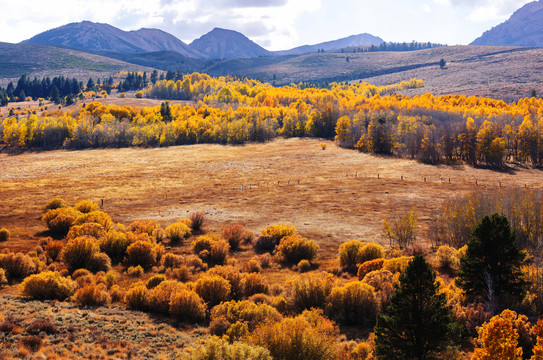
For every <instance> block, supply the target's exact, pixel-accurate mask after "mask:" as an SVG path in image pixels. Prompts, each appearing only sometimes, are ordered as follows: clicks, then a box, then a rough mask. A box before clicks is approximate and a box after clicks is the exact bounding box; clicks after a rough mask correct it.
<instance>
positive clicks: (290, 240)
mask: <svg viewBox="0 0 543 360" xmlns="http://www.w3.org/2000/svg"><path fill="white" fill-rule="evenodd" d="M276 254H277V256H278V257H279V258H280V259H282V260H283V261H284V262H287V263H290V264H298V263H299V262H300V261H302V260H307V261H313V260H315V259H317V257H318V256H319V245H317V243H316V242H315V241H313V240H308V239H306V238H303V237H301V236H299V235H290V236H285V237H283V238H282V239H281V241H280V242H279V245H278V246H277V248H276Z"/></svg>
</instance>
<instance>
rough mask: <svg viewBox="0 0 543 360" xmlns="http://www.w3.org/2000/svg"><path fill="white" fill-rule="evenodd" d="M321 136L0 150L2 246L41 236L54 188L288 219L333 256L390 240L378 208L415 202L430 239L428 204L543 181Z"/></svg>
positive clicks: (146, 206)
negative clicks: (372, 150) (374, 150)
mask: <svg viewBox="0 0 543 360" xmlns="http://www.w3.org/2000/svg"><path fill="white" fill-rule="evenodd" d="M321 142H322V141H321V140H318V139H288V140H282V139H281V140H276V141H273V142H270V143H265V144H248V145H246V146H221V145H195V146H183V147H170V148H157V149H137V148H128V149H102V150H85V151H62V150H59V151H51V152H29V153H22V154H19V155H8V154H0V184H1V186H0V197H1V198H2V199H3V201H2V202H1V203H0V227H1V226H6V227H8V228H9V229H10V231H11V233H12V238H11V240H10V241H8V242H6V243H5V244H3V246H4V247H6V248H9V249H12V250H19V249H27V250H28V249H30V248H32V247H33V246H35V245H36V244H37V242H38V239H39V238H40V236H41V235H40V233H41V232H43V231H44V230H46V227H45V226H44V225H43V224H42V223H41V221H40V216H41V206H42V205H43V204H44V203H45V202H46V201H47V200H48V199H50V198H53V197H62V198H64V199H66V200H67V201H68V202H69V203H75V202H77V201H80V200H82V199H90V200H94V201H96V202H98V203H100V202H101V201H102V199H103V201H104V203H103V209H104V210H105V211H106V212H108V213H109V214H110V215H111V216H112V217H113V219H114V220H115V221H118V222H121V223H124V224H128V223H130V222H131V221H133V220H135V219H157V220H158V221H159V222H160V223H161V224H162V225H163V226H166V225H168V224H170V223H172V222H174V221H176V220H178V219H180V218H183V217H186V216H187V215H188V214H189V213H190V212H193V211H196V210H205V212H206V213H207V215H208V218H209V220H210V222H209V229H208V231H220V229H221V227H222V226H223V225H224V224H225V223H232V222H241V223H244V224H245V225H246V226H247V227H248V228H250V229H251V230H253V231H255V232H259V231H260V229H262V228H264V227H265V226H266V225H268V224H270V223H277V222H291V223H292V224H294V225H295V226H296V227H297V228H298V230H299V231H300V233H301V234H302V235H303V236H306V237H308V238H310V239H313V240H316V241H317V242H318V243H319V245H320V246H321V259H322V260H323V261H324V262H328V261H331V260H333V259H335V256H336V254H337V248H338V246H339V244H340V243H342V242H344V241H346V240H349V239H353V238H356V239H361V240H366V241H370V240H371V241H377V242H384V241H385V240H384V239H383V237H382V235H381V228H382V221H383V219H384V218H385V217H387V216H394V215H395V214H398V213H400V212H403V211H405V210H408V209H409V208H411V207H413V206H414V207H415V209H416V211H417V213H418V214H419V216H420V221H421V228H422V234H421V235H422V237H423V238H424V233H425V229H426V228H427V226H428V221H429V217H430V216H431V215H432V213H433V212H435V211H436V210H437V209H439V208H440V206H441V204H442V203H443V201H446V200H447V199H450V198H454V197H458V196H460V195H461V194H462V193H463V192H465V191H468V190H474V189H483V188H488V187H494V188H497V187H498V186H499V182H501V183H502V186H504V187H508V186H512V187H519V186H525V185H526V186H528V187H530V188H537V187H541V182H540V176H541V172H540V170H532V169H521V168H519V169H510V171H507V172H496V171H492V170H485V169H476V168H472V167H468V166H458V167H450V166H429V165H424V164H420V163H417V162H415V161H410V160H399V159H396V158H386V157H384V158H381V157H374V156H370V155H365V154H362V153H359V152H356V151H352V150H345V149H340V148H338V147H336V146H335V145H332V144H328V147H327V148H326V150H324V151H323V150H322V149H321V146H320V144H321ZM378 175H379V178H377V176H378ZM402 176H403V180H402V179H401V177H402ZM425 178H426V182H425V181H424V179H425ZM449 178H450V183H449ZM476 181H477V184H478V185H476V184H475V182H476ZM289 182H290V184H289ZM247 256H250V254H247Z"/></svg>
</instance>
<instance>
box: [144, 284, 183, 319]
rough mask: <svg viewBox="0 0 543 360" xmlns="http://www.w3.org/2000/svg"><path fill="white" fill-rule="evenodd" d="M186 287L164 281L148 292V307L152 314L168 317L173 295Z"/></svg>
mask: <svg viewBox="0 0 543 360" xmlns="http://www.w3.org/2000/svg"><path fill="white" fill-rule="evenodd" d="M183 289H186V286H185V285H184V284H182V283H180V282H178V281H175V280H166V281H162V282H161V283H159V284H158V285H157V286H155V287H154V288H152V289H150V290H149V298H148V299H149V300H148V307H149V311H152V312H154V313H158V314H163V315H168V312H169V309H170V301H171V299H172V297H173V296H174V294H175V293H177V292H179V291H181V290H183Z"/></svg>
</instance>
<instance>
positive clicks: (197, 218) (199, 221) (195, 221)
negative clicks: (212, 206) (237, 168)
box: [189, 211, 206, 232]
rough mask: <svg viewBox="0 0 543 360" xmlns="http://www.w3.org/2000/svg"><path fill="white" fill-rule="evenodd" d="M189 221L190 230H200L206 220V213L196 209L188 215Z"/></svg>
mask: <svg viewBox="0 0 543 360" xmlns="http://www.w3.org/2000/svg"><path fill="white" fill-rule="evenodd" d="M189 219H190V221H191V223H190V227H191V228H192V231H194V232H198V231H201V230H202V228H203V227H204V224H205V222H206V214H205V212H203V211H197V212H194V213H192V214H190V215H189Z"/></svg>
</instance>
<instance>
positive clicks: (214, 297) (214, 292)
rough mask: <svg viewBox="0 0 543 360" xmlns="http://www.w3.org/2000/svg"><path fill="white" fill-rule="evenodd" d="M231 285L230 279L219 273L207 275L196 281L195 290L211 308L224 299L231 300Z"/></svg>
mask: <svg viewBox="0 0 543 360" xmlns="http://www.w3.org/2000/svg"><path fill="white" fill-rule="evenodd" d="M231 288H232V287H231V286H230V283H229V282H228V280H226V279H224V278H223V277H221V276H218V275H205V276H202V277H201V278H199V279H198V280H197V281H196V282H195V283H194V291H195V292H196V293H197V294H198V295H199V296H200V297H201V298H202V299H204V301H205V302H206V304H207V306H208V307H209V308H212V307H213V306H215V305H218V304H220V303H221V302H222V301H228V300H231Z"/></svg>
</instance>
